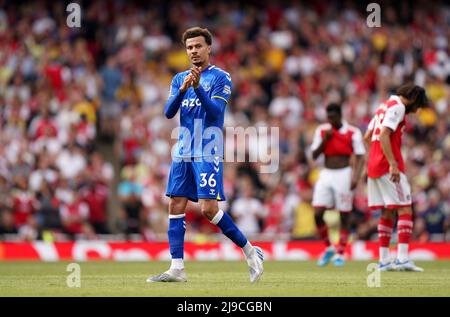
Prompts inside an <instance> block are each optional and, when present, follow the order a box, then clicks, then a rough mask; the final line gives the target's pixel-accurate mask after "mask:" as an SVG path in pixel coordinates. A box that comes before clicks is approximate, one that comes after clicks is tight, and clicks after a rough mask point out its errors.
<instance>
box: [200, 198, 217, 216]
mask: <svg viewBox="0 0 450 317" xmlns="http://www.w3.org/2000/svg"><path fill="white" fill-rule="evenodd" d="M200 211H201V212H202V214H203V216H205V217H206V218H208V219H209V220H211V219H213V218H214V216H215V215H216V213H217V212H218V211H219V207H218V206H217V203H215V204H214V203H212V202H203V203H202V204H201V207H200Z"/></svg>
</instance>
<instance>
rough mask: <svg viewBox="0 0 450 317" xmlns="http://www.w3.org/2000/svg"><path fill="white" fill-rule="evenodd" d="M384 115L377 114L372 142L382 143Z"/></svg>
mask: <svg viewBox="0 0 450 317" xmlns="http://www.w3.org/2000/svg"><path fill="white" fill-rule="evenodd" d="M383 118H384V113H380V114H377V115H376V116H375V118H374V125H373V133H372V142H373V141H380V133H381V128H382V125H381V123H382V122H383Z"/></svg>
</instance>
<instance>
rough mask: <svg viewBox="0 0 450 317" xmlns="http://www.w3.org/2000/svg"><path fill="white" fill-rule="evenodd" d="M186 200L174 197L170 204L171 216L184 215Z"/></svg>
mask: <svg viewBox="0 0 450 317" xmlns="http://www.w3.org/2000/svg"><path fill="white" fill-rule="evenodd" d="M185 207H186V200H185V199H184V198H183V197H172V198H171V199H170V202H169V214H171V215H178V214H182V213H184V209H185Z"/></svg>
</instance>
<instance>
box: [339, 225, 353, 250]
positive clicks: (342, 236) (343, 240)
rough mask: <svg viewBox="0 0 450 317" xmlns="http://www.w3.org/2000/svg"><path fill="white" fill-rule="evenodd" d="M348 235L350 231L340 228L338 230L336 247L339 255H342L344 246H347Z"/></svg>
mask: <svg viewBox="0 0 450 317" xmlns="http://www.w3.org/2000/svg"><path fill="white" fill-rule="evenodd" d="M349 236H350V231H348V230H343V229H342V230H341V231H340V232H339V244H338V247H337V253H338V254H339V255H344V252H345V247H346V246H347V242H348V237H349Z"/></svg>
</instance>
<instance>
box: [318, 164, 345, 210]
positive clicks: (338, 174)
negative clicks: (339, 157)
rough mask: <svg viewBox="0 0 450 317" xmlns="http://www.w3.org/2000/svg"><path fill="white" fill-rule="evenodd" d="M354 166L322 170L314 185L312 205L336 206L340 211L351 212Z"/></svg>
mask: <svg viewBox="0 0 450 317" xmlns="http://www.w3.org/2000/svg"><path fill="white" fill-rule="evenodd" d="M351 178H352V168H351V167H350V166H348V167H344V168H339V169H329V168H324V169H323V170H321V171H320V174H319V179H318V180H317V182H316V184H315V186H314V194H313V201H312V205H313V207H316V208H321V207H324V208H327V209H331V208H336V209H337V210H339V211H340V212H351V211H352V207H353V191H351V190H350V186H351Z"/></svg>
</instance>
